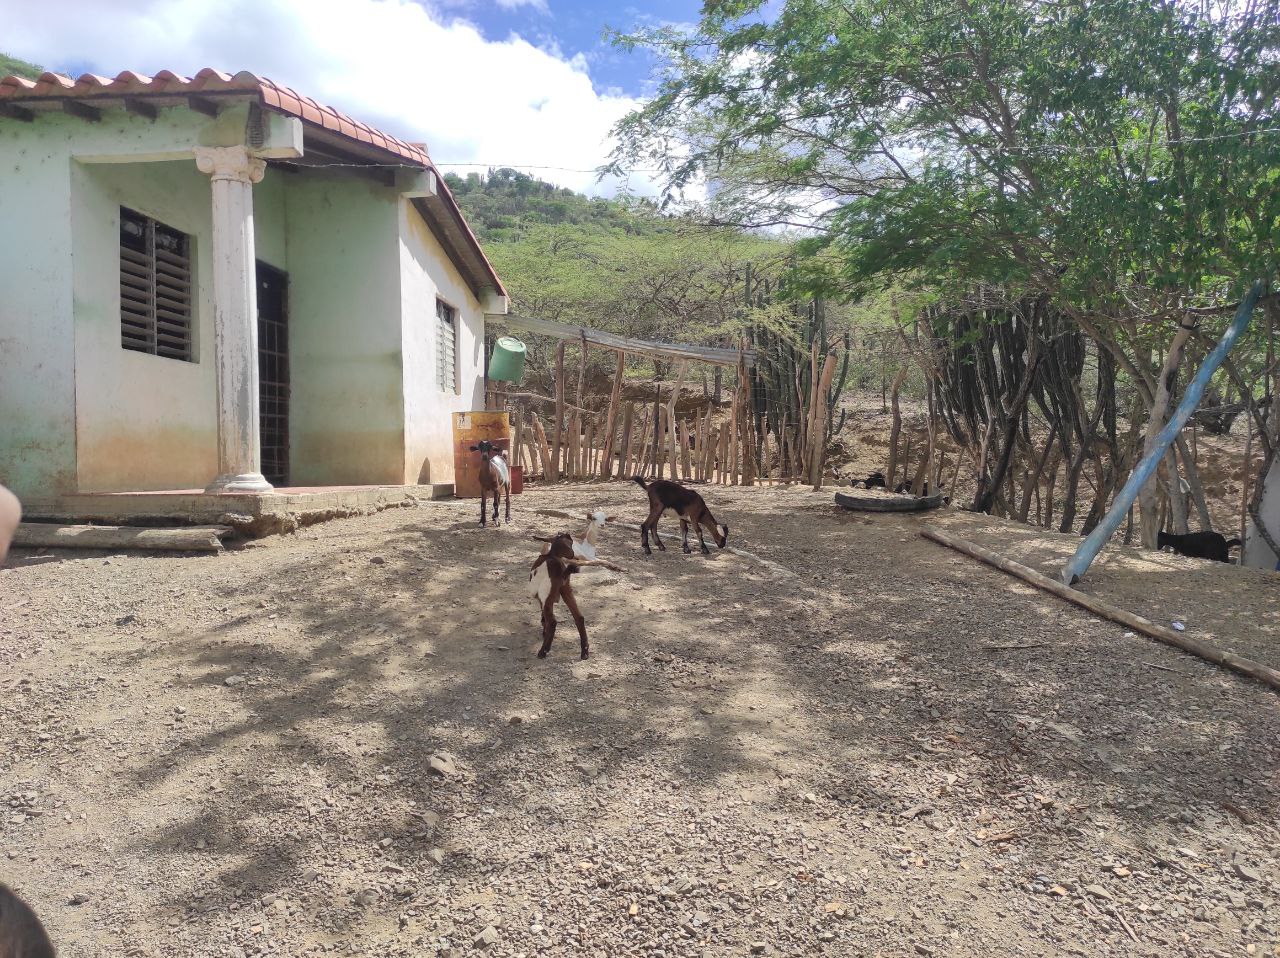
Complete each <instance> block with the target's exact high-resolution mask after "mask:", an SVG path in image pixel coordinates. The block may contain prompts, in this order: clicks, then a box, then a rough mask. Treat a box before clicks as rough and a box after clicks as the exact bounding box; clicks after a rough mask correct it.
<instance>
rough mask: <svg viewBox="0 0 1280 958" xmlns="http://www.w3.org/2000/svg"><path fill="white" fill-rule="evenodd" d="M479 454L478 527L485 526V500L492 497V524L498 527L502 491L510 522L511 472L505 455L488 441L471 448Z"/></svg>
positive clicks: (485, 440) (482, 440)
mask: <svg viewBox="0 0 1280 958" xmlns="http://www.w3.org/2000/svg"><path fill="white" fill-rule="evenodd" d="M471 451H472V452H478V453H480V525H482V526H483V525H484V524H485V500H486V499H487V498H488V497H489V496H490V495H492V496H493V524H494V525H495V526H496V525H498V501H499V500H500V499H501V498H502V491H503V490H504V489H505V490H506V492H507V521H508V522H510V521H511V470H510V469H509V468H507V460H506V455H505V453H503V451H502V450H501V449H499V448H498V447H497V446H495V445H494V444H493V443H491V442H490V441H489V440H488V439H481V440H480V441H479V442H478V443H477V444H476V445H474V446H472V447H471Z"/></svg>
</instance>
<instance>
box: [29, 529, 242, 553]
mask: <svg viewBox="0 0 1280 958" xmlns="http://www.w3.org/2000/svg"><path fill="white" fill-rule="evenodd" d="M234 533H235V530H234V529H232V528H231V527H230V526H183V527H182V528H178V529H144V528H135V527H132V526H67V525H55V524H53V523H45V522H23V523H21V524H20V525H19V526H18V530H17V532H16V533H15V534H14V537H13V544H14V545H15V546H20V547H22V548H24V549H128V550H138V551H146V552H152V551H163V552H221V551H222V539H223V537H224V536H230V535H233V534H234Z"/></svg>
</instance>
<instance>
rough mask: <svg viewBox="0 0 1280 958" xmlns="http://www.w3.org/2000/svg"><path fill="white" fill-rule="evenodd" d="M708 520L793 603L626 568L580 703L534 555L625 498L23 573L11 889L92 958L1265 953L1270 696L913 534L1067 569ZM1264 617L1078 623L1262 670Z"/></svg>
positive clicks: (1222, 572)
mask: <svg viewBox="0 0 1280 958" xmlns="http://www.w3.org/2000/svg"><path fill="white" fill-rule="evenodd" d="M705 492H706V496H707V498H708V500H709V502H710V503H711V505H712V506H713V508H714V509H715V511H716V514H717V517H718V518H720V519H721V520H722V521H725V522H728V523H729V525H730V527H731V540H730V541H731V544H736V545H738V546H741V547H742V548H745V549H748V550H751V551H753V552H755V553H757V554H758V555H760V556H761V557H764V558H767V559H769V560H771V561H773V562H776V563H779V564H781V565H783V566H785V567H787V568H788V569H790V570H792V573H793V574H791V575H779V574H777V573H775V572H773V571H771V570H770V569H767V568H765V567H762V566H759V565H756V564H755V563H753V562H751V561H750V560H747V559H744V558H741V557H738V556H734V555H731V554H728V553H725V552H716V553H715V554H713V555H712V556H710V557H704V556H701V555H698V554H695V555H691V556H684V555H682V554H681V553H680V551H679V548H678V545H677V546H675V547H674V548H673V549H672V550H671V551H668V552H666V553H656V554H655V555H654V556H653V558H651V559H648V558H645V557H644V556H643V555H642V554H641V552H640V549H639V543H638V541H637V540H638V535H637V534H635V533H632V532H630V531H626V530H621V529H609V530H607V531H606V533H605V534H604V536H603V538H602V552H603V554H604V555H605V556H606V557H608V558H612V559H613V560H615V561H616V562H618V563H619V564H620V565H622V566H623V567H624V568H625V571H624V572H623V573H621V574H614V573H610V572H606V571H604V570H592V571H589V572H585V573H583V574H582V575H581V576H580V577H579V580H578V588H577V591H578V593H579V596H580V597H581V599H582V602H583V607H584V611H585V612H586V615H587V620H588V624H589V628H590V630H591V633H592V641H593V655H592V658H591V659H590V660H588V661H586V662H581V661H579V659H578V656H577V642H576V638H575V636H574V635H573V634H572V626H571V623H567V622H565V623H562V625H561V631H560V634H559V636H558V638H557V641H556V646H555V648H554V649H553V651H552V654H551V657H550V658H549V659H547V660H545V661H539V660H538V659H536V658H535V652H536V649H537V645H538V634H537V618H536V612H535V608H534V604H533V602H532V600H531V599H529V598H528V597H527V595H526V594H525V592H524V586H525V582H526V579H527V569H528V564H529V562H530V561H531V560H532V558H533V557H534V556H535V555H536V553H537V546H536V544H534V543H532V542H531V541H529V538H528V536H529V535H530V534H533V533H547V532H552V531H557V530H558V529H560V528H564V527H566V526H568V525H569V524H568V523H566V522H564V521H563V520H560V519H555V518H551V517H549V516H546V515H543V514H540V513H539V512H538V510H555V509H567V510H571V511H574V512H584V511H586V510H587V509H588V508H592V507H595V506H597V505H604V506H607V507H609V508H612V509H614V511H616V512H617V513H618V514H619V515H620V516H621V517H622V518H624V519H629V520H630V521H639V519H640V518H641V516H642V515H643V512H644V509H643V501H642V499H641V496H640V494H639V490H638V489H636V488H635V487H634V486H631V485H628V484H610V485H599V486H594V487H591V486H580V487H563V488H557V489H549V490H540V491H539V490H533V491H530V492H527V493H526V494H524V495H522V496H519V497H516V498H515V507H516V510H517V512H516V516H515V518H514V521H513V522H512V523H511V524H510V525H504V526H503V527H502V528H500V529H493V528H489V529H483V530H482V529H479V528H477V527H476V525H475V518H476V505H475V503H474V502H437V503H424V504H422V505H421V506H420V507H419V508H416V509H404V510H394V511H389V512H385V513H382V514H380V515H377V516H372V517H366V518H359V519H344V520H337V521H333V522H329V523H325V524H322V525H318V526H313V527H310V528H308V529H304V530H302V531H301V532H299V533H298V534H296V535H292V536H286V537H280V538H275V539H268V540H261V541H259V542H255V543H252V544H250V545H248V546H247V547H244V548H241V549H239V550H236V551H232V552H229V553H227V554H224V555H220V556H203V557H187V556H174V557H167V558H166V557H154V556H141V555H127V556H104V555H102V554H84V553H82V554H71V553H62V554H52V553H48V554H35V553H31V552H24V553H19V554H17V555H16V556H14V557H11V559H10V562H9V565H8V566H7V567H6V568H5V569H3V570H2V571H0V738H2V739H3V741H4V742H5V743H6V748H5V749H3V750H0V801H3V802H4V803H5V804H6V806H7V807H6V808H4V809H3V816H2V817H0V849H3V854H0V880H3V881H5V882H8V883H10V884H12V885H13V886H14V887H15V888H17V889H18V890H19V891H20V893H21V894H22V895H23V896H24V897H26V898H27V899H28V900H29V901H30V902H31V903H32V904H33V905H34V907H35V908H36V909H37V911H38V912H39V914H40V915H41V916H42V917H43V919H44V921H45V922H46V924H47V925H48V927H49V930H50V932H51V934H52V936H53V938H54V939H55V941H56V942H57V943H58V944H59V945H60V948H61V954H62V955H64V956H67V958H88V956H120V955H127V956H144V955H145V956H156V958H160V956H164V958H170V956H189V955H202V956H203V955H216V956H244V955H259V954H262V955H321V954H336V955H368V956H390V955H413V956H432V955H437V954H441V955H454V956H460V955H472V954H479V953H481V952H482V951H483V952H484V953H487V954H491V955H501V956H521V955H523V956H529V958H532V956H534V955H541V956H602V958H614V956H646V958H678V956H679V958H683V956H710V958H722V956H739V955H742V956H746V955H751V954H766V955H790V956H816V955H832V956H861V955H865V956H873V955H882V956H918V955H925V956H929V955H938V956H944V955H966V956H967V955H973V956H993V955H1000V956H1004V955H1035V956H1041V955H1085V956H1094V955H1153V956H1154V955H1161V956H1163V955H1170V954H1176V955H1184V954H1185V955H1197V956H1199V955H1245V954H1259V955H1271V954H1280V897H1278V896H1277V888H1278V887H1280V865H1278V862H1277V858H1278V857H1280V830H1278V829H1277V811H1278V808H1280V792H1278V791H1277V789H1278V788H1280V699H1277V694H1276V693H1275V692H1272V691H1269V690H1268V689H1266V688H1265V687H1263V686H1261V685H1259V684H1258V683H1255V682H1253V681H1251V680H1248V679H1245V678H1242V677H1238V676H1235V675H1232V674H1229V673H1226V672H1224V671H1221V670H1220V669H1218V668H1216V667H1214V666H1211V665H1209V664H1207V663H1203V662H1201V661H1199V660H1198V659H1194V658H1191V657H1189V656H1186V655H1183V654H1181V653H1179V652H1176V651H1174V650H1171V649H1167V648H1165V647H1163V646H1161V645H1158V644H1156V643H1153V642H1151V641H1149V640H1146V639H1142V638H1137V637H1133V636H1128V635H1126V634H1125V630H1124V629H1123V628H1121V627H1119V626H1115V625H1112V624H1109V623H1106V622H1103V621H1100V620H1098V619H1096V618H1094V617H1093V616H1090V615H1088V614H1086V613H1085V612H1083V611H1082V610H1078V609H1075V608H1073V607H1070V606H1067V605H1066V604H1064V603H1061V602H1060V601H1058V600H1056V599H1054V598H1052V597H1049V596H1046V595H1043V594H1041V593H1038V592H1036V591H1034V590H1032V589H1030V588H1029V587H1026V586H1024V585H1022V584H1020V583H1017V582H1015V581H1013V580H1011V579H1009V578H1008V577H1007V576H1005V575H1003V574H1002V573H999V572H996V571H993V570H990V569H987V568H986V567H983V566H980V565H978V564H976V563H974V562H973V561H972V560H970V559H967V558H964V557H962V556H960V555H958V554H955V553H952V552H950V551H949V550H946V549H943V548H942V547H940V546H936V545H934V544H932V543H930V542H928V541H925V540H922V539H920V538H919V536H918V535H917V533H918V530H919V529H920V528H921V527H922V526H924V525H925V524H929V523H936V524H938V525H940V526H941V527H943V528H946V529H950V530H952V531H955V532H957V533H959V534H962V535H965V536H968V537H970V538H973V539H975V540H977V541H980V542H982V543H984V544H987V545H990V546H993V547H995V548H998V549H1001V550H1002V551H1005V552H1007V553H1008V554H1010V555H1013V556H1014V557H1016V558H1019V559H1022V560H1023V561H1027V562H1029V563H1030V564H1032V565H1033V566H1037V567H1040V568H1044V569H1046V570H1050V571H1051V570H1052V569H1053V568H1055V567H1056V565H1057V564H1059V563H1060V562H1061V560H1062V558H1064V557H1065V556H1066V555H1067V554H1068V553H1069V551H1070V549H1071V548H1073V546H1074V543H1075V542H1076V541H1078V540H1076V539H1074V538H1072V537H1063V536H1057V535H1053V534H1048V533H1043V532H1040V531H1038V530H1035V529H1030V528H1027V527H1019V526H1013V525H1009V524H1005V523H1001V522H999V521H997V520H993V519H990V518H987V517H979V516H972V515H967V514H962V513H959V512H956V511H952V510H946V511H943V512H938V513H934V514H931V515H928V516H926V517H923V518H903V517H892V516H859V515H854V514H849V513H843V512H838V511H836V510H835V509H834V507H833V506H832V505H831V498H830V492H829V491H824V492H822V493H816V494H815V493H812V492H808V491H802V490H786V489H769V490H733V489H725V488H721V487H713V488H707V489H706V490H705ZM664 526H665V528H666V529H667V533H668V536H667V541H668V545H669V546H670V545H671V544H672V543H673V542H674V543H678V529H677V528H676V527H675V525H674V524H671V523H670V522H669V521H668V522H667V523H665V524H664ZM1278 585H1280V579H1278V578H1277V577H1276V576H1274V575H1271V574H1269V573H1261V572H1254V571H1252V570H1242V569H1238V568H1235V567H1229V566H1225V565H1216V564H1211V563H1205V562H1196V561H1192V560H1187V559H1180V558H1177V557H1174V556H1167V555H1140V554H1138V553H1136V552H1128V551H1125V550H1114V551H1111V552H1109V553H1108V554H1107V555H1106V556H1105V557H1104V558H1103V559H1102V560H1101V561H1100V564H1099V565H1098V566H1097V567H1096V568H1095V570H1093V571H1092V572H1091V573H1090V575H1089V577H1088V579H1087V580H1086V583H1085V586H1086V587H1087V588H1088V589H1090V590H1092V591H1096V592H1098V593H1099V594H1102V595H1106V596H1108V597H1109V598H1111V599H1112V600H1113V601H1116V602H1118V603H1119V604H1122V605H1125V606H1127V607H1129V608H1133V609H1135V610H1137V611H1140V612H1143V613H1144V614H1147V615H1149V616H1151V617H1153V618H1155V619H1157V620H1158V621H1162V622H1169V621H1173V620H1177V621H1181V622H1183V623H1185V625H1186V628H1187V631H1188V632H1189V633H1190V634H1194V635H1199V636H1202V637H1210V638H1212V639H1213V640H1214V641H1218V642H1220V643H1222V644H1224V645H1228V646H1230V647H1231V648H1232V649H1233V650H1235V651H1237V652H1239V653H1241V654H1245V655H1251V656H1254V657H1257V658H1261V659H1264V660H1266V661H1268V662H1270V663H1271V664H1274V665H1280V650H1278V649H1277V639H1278V635H1277V633H1278V632H1280V621H1278V619H1277V615H1278V611H1277V610H1278V608H1280V603H1277V598H1278V592H1277V586H1278ZM562 618H565V619H567V616H562ZM566 625H568V629H567V630H566V628H565V626H566ZM433 764H434V766H435V768H433V767H432V766H433Z"/></svg>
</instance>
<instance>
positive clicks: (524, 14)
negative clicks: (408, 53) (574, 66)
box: [443, 0, 700, 96]
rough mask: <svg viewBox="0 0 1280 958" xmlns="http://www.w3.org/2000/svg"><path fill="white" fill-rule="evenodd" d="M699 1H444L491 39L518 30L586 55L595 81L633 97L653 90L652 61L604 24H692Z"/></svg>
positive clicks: (617, 27)
mask: <svg viewBox="0 0 1280 958" xmlns="http://www.w3.org/2000/svg"><path fill="white" fill-rule="evenodd" d="M699 7H700V4H699V3H698V2H697V0H647V2H646V3H644V4H643V5H627V6H619V5H618V4H614V3H603V2H597V0H542V2H520V0H506V2H505V4H504V3H500V2H495V0H454V2H450V3H448V4H446V5H444V7H443V8H444V9H446V10H448V11H449V12H450V13H451V14H453V15H456V16H461V17H464V18H466V19H467V20H470V21H471V22H472V23H474V24H475V25H476V26H478V27H479V28H480V30H481V32H482V33H483V34H484V35H485V37H486V38H488V39H490V40H502V39H505V38H506V37H507V36H508V35H509V34H511V33H518V34H520V35H521V36H523V37H525V38H526V39H528V40H530V41H532V42H534V43H536V44H538V45H540V46H547V47H558V48H559V50H560V51H561V52H562V53H563V54H564V55H565V56H568V57H572V56H574V55H575V54H582V55H583V56H584V57H585V58H586V63H587V67H588V71H589V73H590V75H591V79H592V81H593V82H594V83H595V84H596V86H597V87H599V88H600V89H601V90H608V89H617V90H620V91H622V92H623V93H627V94H630V95H632V96H643V95H644V94H646V93H647V92H649V87H648V81H649V77H650V73H651V69H652V63H651V60H650V58H649V57H648V56H646V55H645V54H644V53H642V52H634V53H627V52H624V51H621V50H618V49H616V48H615V47H613V45H612V44H610V43H609V42H608V41H607V40H605V39H602V34H603V33H604V31H605V29H606V27H608V28H610V29H613V30H621V31H624V32H625V31H629V30H631V29H633V28H634V27H636V26H637V25H639V26H659V25H662V24H667V23H692V22H694V21H695V20H696V19H697V17H698V11H699Z"/></svg>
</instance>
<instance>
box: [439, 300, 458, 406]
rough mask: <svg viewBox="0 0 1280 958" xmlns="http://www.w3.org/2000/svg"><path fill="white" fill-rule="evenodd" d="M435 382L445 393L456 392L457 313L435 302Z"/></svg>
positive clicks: (443, 302)
mask: <svg viewBox="0 0 1280 958" xmlns="http://www.w3.org/2000/svg"><path fill="white" fill-rule="evenodd" d="M436 382H437V383H439V384H440V388H441V389H442V390H444V391H445V392H451V393H454V392H457V391H458V311H457V310H456V309H454V308H453V307H452V306H450V305H449V304H448V303H446V302H445V301H444V300H442V299H437V300H436Z"/></svg>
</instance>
